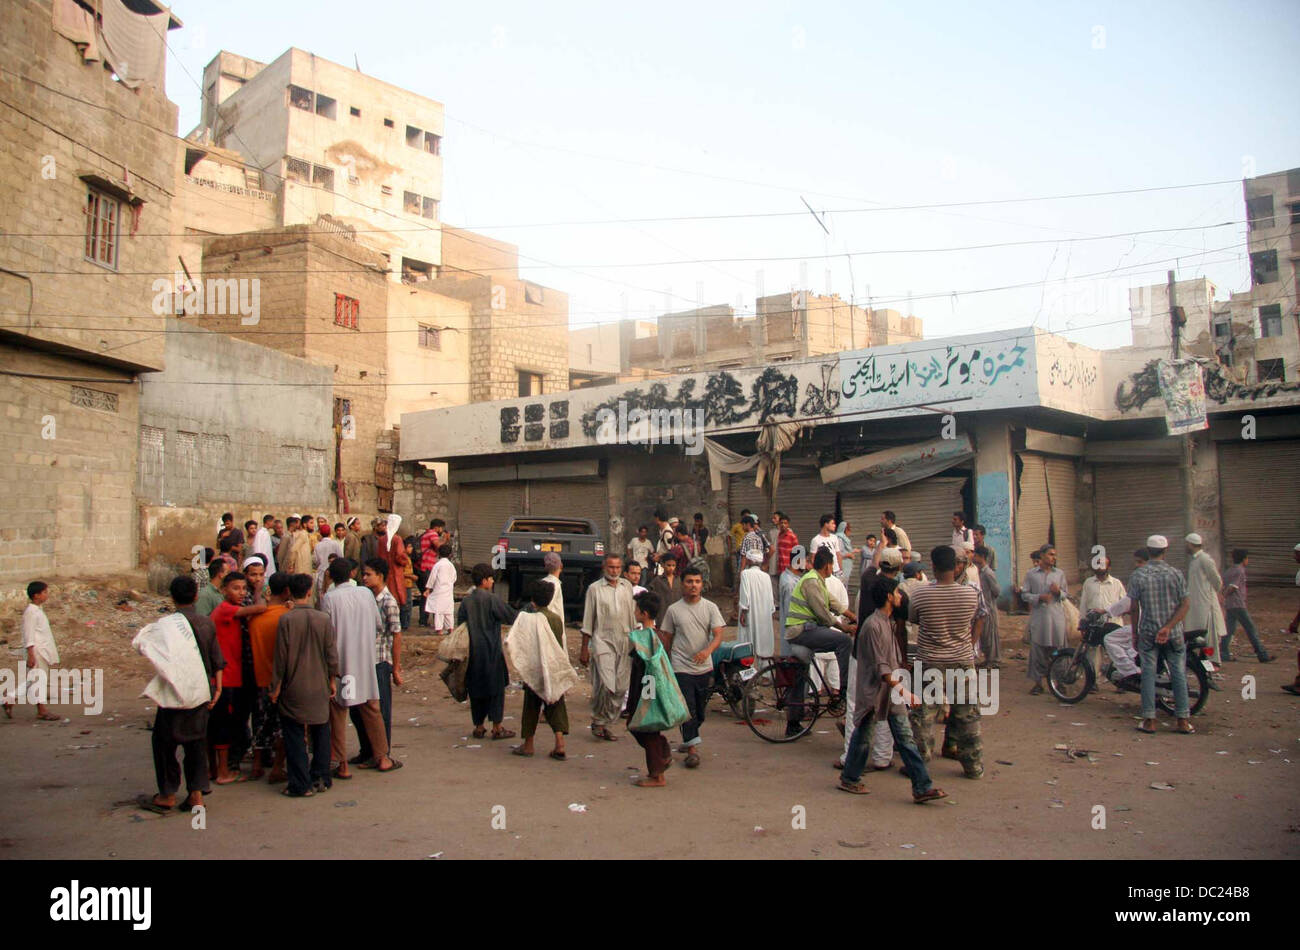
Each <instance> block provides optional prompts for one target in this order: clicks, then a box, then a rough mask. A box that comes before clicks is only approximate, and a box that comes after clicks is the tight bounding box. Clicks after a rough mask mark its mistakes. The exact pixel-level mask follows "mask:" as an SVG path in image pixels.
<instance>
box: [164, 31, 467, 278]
mask: <svg viewBox="0 0 1300 950" xmlns="http://www.w3.org/2000/svg"><path fill="white" fill-rule="evenodd" d="M442 136H443V107H442V104H441V103H439V102H435V101H433V100H432V99H427V98H425V97H424V96H420V95H417V94H416V93H413V92H410V91H408V90H405V89H400V88H398V87H397V86H393V85H390V84H389V83H386V82H383V81H382V80H379V79H376V78H374V77H373V76H367V75H365V74H364V73H361V72H359V71H357V70H355V69H350V68H348V67H346V66H340V65H339V64H338V63H332V62H330V61H329V60H326V59H322V58H320V57H319V56H315V55H313V54H312V53H307V52H304V51H303V50H300V49H289V50H286V51H285V52H284V53H283V54H282V55H281V56H280V57H278V58H277V59H276V60H275V61H274V62H272V63H269V64H264V63H259V62H256V61H254V60H250V59H247V58H245V57H242V56H237V55H235V54H232V53H228V52H226V51H224V50H223V51H222V52H220V53H218V54H217V55H216V56H215V57H214V58H213V59H212V61H211V62H209V63H208V65H207V66H206V67H205V68H204V70H203V112H202V116H201V119H200V125H199V127H198V128H197V129H195V130H194V131H193V132H191V133H190V135H189V136H187V138H189V139H191V140H192V141H194V142H195V143H196V144H197V145H203V144H211V145H216V146H218V147H220V148H224V149H228V150H231V151H233V152H237V153H238V154H239V155H241V156H242V157H243V159H244V161H246V162H247V163H248V164H249V165H251V166H252V167H253V168H254V169H256V170H257V172H258V173H259V174H260V177H261V182H262V183H261V185H259V186H258V187H260V188H261V189H264V190H266V191H272V192H274V193H276V195H277V197H278V198H279V207H278V212H279V221H278V222H276V223H277V224H279V225H282V226H289V225H295V224H308V225H315V224H316V222H317V220H318V219H319V218H320V217H321V216H322V215H327V216H329V217H330V218H331V219H333V220H334V221H337V222H341V223H343V224H346V225H350V226H352V227H353V228H355V229H356V231H357V233H358V234H364V235H366V238H365V239H366V242H367V243H369V244H371V245H372V246H375V247H377V248H378V249H379V250H380V251H381V252H382V253H384V254H386V255H387V256H388V257H389V259H390V261H391V262H392V278H393V279H394V280H401V279H402V278H403V277H406V276H410V275H422V274H424V275H427V274H432V273H433V271H434V269H435V268H436V267H437V266H438V264H439V263H440V262H441V259H442V254H441V250H440V246H441V232H440V230H439V224H438V220H439V218H438V204H439V201H441V199H442ZM242 230H250V229H249V228H243V229H242Z"/></svg>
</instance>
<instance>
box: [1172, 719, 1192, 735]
mask: <svg viewBox="0 0 1300 950" xmlns="http://www.w3.org/2000/svg"><path fill="white" fill-rule="evenodd" d="M1174 732H1176V733H1177V734H1178V735H1180V736H1194V735H1196V727H1195V726H1193V725H1192V724H1191V723H1190V722H1189V723H1188V724H1187V728H1186V729H1177V728H1175V729H1174Z"/></svg>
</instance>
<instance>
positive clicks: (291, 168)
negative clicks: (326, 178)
mask: <svg viewBox="0 0 1300 950" xmlns="http://www.w3.org/2000/svg"><path fill="white" fill-rule="evenodd" d="M284 177H285V178H287V179H289V180H290V181H310V180H311V162H304V161H303V160H302V159H301V158H286V159H285V160H284Z"/></svg>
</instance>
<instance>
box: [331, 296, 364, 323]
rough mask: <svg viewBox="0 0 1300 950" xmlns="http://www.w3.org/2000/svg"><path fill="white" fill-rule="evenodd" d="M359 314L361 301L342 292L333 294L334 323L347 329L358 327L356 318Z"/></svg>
mask: <svg viewBox="0 0 1300 950" xmlns="http://www.w3.org/2000/svg"><path fill="white" fill-rule="evenodd" d="M360 316H361V302H360V301H359V300H356V299H355V298H353V297H345V296H344V295H343V294H335V295H334V325H335V326H336V327H347V328H348V329H349V330H357V329H360V327H359V326H358V318H359V317H360Z"/></svg>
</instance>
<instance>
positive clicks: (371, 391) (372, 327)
mask: <svg viewBox="0 0 1300 950" xmlns="http://www.w3.org/2000/svg"><path fill="white" fill-rule="evenodd" d="M384 266H385V262H384V259H383V257H382V256H381V255H380V254H378V253H377V252H375V251H372V250H370V249H368V248H365V247H362V246H361V245H359V244H356V243H354V242H351V241H348V240H345V239H344V238H341V237H337V236H334V235H330V234H322V233H319V232H313V231H311V230H310V229H308V228H306V227H305V226H301V225H300V226H296V227H291V228H285V229H282V230H278V231H264V232H256V233H252V234H240V235H232V236H230V237H222V238H213V239H212V240H211V241H210V242H209V245H208V249H207V253H206V254H205V255H204V271H205V274H206V275H207V276H208V277H210V278H211V277H240V278H247V279H257V280H259V281H260V282H261V283H260V286H261V302H262V303H261V318H260V320H259V321H258V323H256V324H254V325H247V326H246V325H243V324H242V323H241V320H240V318H239V317H238V316H230V317H228V316H205V317H203V318H201V319H200V320H199V321H198V322H200V323H201V324H202V325H203V326H206V327H209V328H211V329H215V330H219V331H221V332H223V333H229V334H231V335H234V336H238V337H241V338H242V339H245V340H250V341H253V342H257V343H262V344H264V345H266V346H270V347H273V348H275V349H278V350H280V351H282V352H285V353H289V354H291V355H293V356H300V357H303V358H304V359H307V360H310V361H312V362H315V363H319V364H322V365H324V366H327V367H331V368H332V370H333V383H334V392H333V395H334V397H335V398H338V399H347V400H349V401H350V404H351V415H352V420H353V422H354V427H353V428H352V429H351V430H349V431H351V432H352V433H353V438H343V439H342V450H341V455H342V458H341V471H340V473H339V474H340V477H341V479H342V481H343V482H344V483H345V486H346V489H347V493H348V500H349V503H350V505H351V507H353V508H354V509H355V508H359V509H363V510H367V511H370V510H375V509H377V508H378V495H377V492H376V487H375V468H374V466H375V444H376V441H377V440H378V437H379V433H380V432H381V431H382V430H383V429H384V428H385V424H384V409H385V398H386V378H387V377H386V376H385V373H386V372H387V360H388V341H387V335H388V334H387V330H388V315H387V314H388V291H389V286H388V282H387V281H386V280H385V277H384V274H383V269H384ZM336 294H343V295H345V296H347V297H351V298H353V299H354V300H357V301H359V304H360V311H359V314H360V315H359V322H358V329H356V330H353V329H347V328H343V327H338V326H335V324H334V305H335V295H336ZM329 468H330V475H329V477H330V478H331V479H332V478H333V477H334V472H333V467H332V463H331V465H330V466H329Z"/></svg>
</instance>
